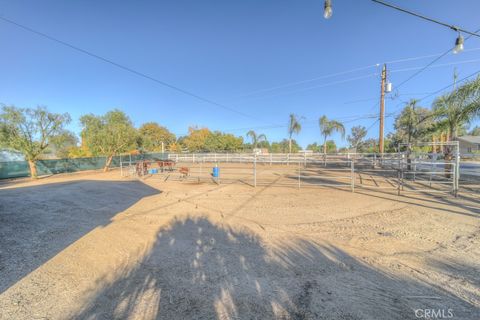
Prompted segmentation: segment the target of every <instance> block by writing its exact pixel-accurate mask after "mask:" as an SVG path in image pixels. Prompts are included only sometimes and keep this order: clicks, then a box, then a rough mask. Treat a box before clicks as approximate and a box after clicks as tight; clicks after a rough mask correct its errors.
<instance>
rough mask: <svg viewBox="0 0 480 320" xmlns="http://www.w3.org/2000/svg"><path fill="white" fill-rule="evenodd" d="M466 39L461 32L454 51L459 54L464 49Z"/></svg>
mask: <svg viewBox="0 0 480 320" xmlns="http://www.w3.org/2000/svg"><path fill="white" fill-rule="evenodd" d="M464 42H465V40H463V37H462V35H461V34H459V35H458V38H457V40H455V48H453V53H454V54H457V53H460V52H462V51H463V43H464Z"/></svg>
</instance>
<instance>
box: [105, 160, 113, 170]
mask: <svg viewBox="0 0 480 320" xmlns="http://www.w3.org/2000/svg"><path fill="white" fill-rule="evenodd" d="M112 159H113V156H108V158H107V162H105V167H104V168H103V172H107V171H108V168H109V167H110V164H111V163H112Z"/></svg>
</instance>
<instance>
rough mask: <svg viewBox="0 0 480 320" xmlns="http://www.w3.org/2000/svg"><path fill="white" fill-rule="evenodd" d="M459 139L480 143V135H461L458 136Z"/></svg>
mask: <svg viewBox="0 0 480 320" xmlns="http://www.w3.org/2000/svg"><path fill="white" fill-rule="evenodd" d="M458 140H461V141H465V142H469V143H480V136H461V137H458Z"/></svg>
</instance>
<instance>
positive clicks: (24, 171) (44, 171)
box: [0, 153, 168, 179]
mask: <svg viewBox="0 0 480 320" xmlns="http://www.w3.org/2000/svg"><path fill="white" fill-rule="evenodd" d="M167 158H168V154H167V153H145V154H140V155H132V156H129V155H126V156H122V161H123V162H129V161H132V162H135V161H138V160H161V159H167ZM106 160H107V158H106V157H91V158H75V159H51V160H38V161H37V171H38V175H39V176H42V175H51V174H56V173H68V172H77V171H84V170H98V169H102V168H103V167H104V166H105V162H106ZM119 166H120V156H115V157H113V159H112V163H111V164H110V167H112V168H114V167H119ZM29 176H30V168H29V167H28V163H27V162H26V161H8V162H0V179H9V178H20V177H29Z"/></svg>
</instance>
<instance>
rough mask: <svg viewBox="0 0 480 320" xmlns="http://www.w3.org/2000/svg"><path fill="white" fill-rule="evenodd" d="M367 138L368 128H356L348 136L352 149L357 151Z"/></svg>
mask: <svg viewBox="0 0 480 320" xmlns="http://www.w3.org/2000/svg"><path fill="white" fill-rule="evenodd" d="M366 136H367V128H365V127H364V126H355V127H352V128H351V129H350V134H349V135H348V136H347V141H348V143H349V144H350V147H352V148H355V149H357V150H359V149H361V144H362V142H363V139H365V137H366Z"/></svg>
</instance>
